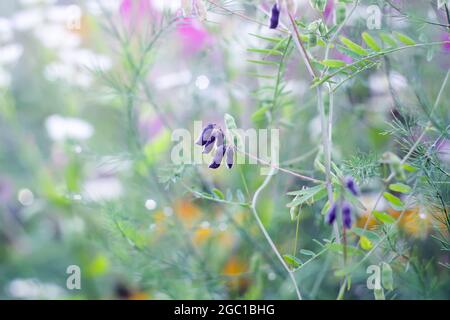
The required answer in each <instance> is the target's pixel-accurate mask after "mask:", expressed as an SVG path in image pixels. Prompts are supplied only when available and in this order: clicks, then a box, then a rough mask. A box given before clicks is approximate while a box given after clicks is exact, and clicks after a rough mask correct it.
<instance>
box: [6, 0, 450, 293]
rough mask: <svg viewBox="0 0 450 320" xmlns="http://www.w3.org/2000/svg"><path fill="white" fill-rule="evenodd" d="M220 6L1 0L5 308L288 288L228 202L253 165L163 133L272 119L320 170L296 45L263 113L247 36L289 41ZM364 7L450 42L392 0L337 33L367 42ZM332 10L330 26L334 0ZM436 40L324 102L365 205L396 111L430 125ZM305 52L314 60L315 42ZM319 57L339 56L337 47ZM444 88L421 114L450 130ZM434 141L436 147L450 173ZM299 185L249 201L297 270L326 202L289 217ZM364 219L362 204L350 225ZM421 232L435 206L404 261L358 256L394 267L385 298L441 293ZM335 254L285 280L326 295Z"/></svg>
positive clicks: (409, 222)
mask: <svg viewBox="0 0 450 320" xmlns="http://www.w3.org/2000/svg"><path fill="white" fill-rule="evenodd" d="M216 2H217V3H218V4H219V6H216V5H214V4H212V3H211V2H206V1H205V4H204V5H205V10H206V11H207V13H203V12H202V11H201V10H198V12H196V15H195V16H191V15H189V14H186V13H185V12H183V9H182V7H180V6H181V2H180V1H175V0H174V1H163V0H159V1H157V0H135V1H127V0H124V1H119V0H99V1H94V0H93V1H70V0H18V1H13V0H6V1H1V2H0V298H1V299H293V298H295V293H294V291H293V288H292V286H291V284H290V282H289V280H288V279H287V277H286V274H285V271H284V270H283V269H282V266H281V265H280V264H279V261H277V260H276V257H275V256H274V255H273V253H272V252H271V251H270V248H269V246H268V245H267V243H266V241H265V239H264V238H263V236H262V235H261V233H260V231H259V229H258V227H257V225H256V223H255V221H254V218H253V216H252V215H251V212H250V210H249V209H248V207H246V206H245V205H240V204H242V203H244V204H245V203H249V202H250V201H251V199H252V196H253V193H254V192H255V190H256V189H257V188H258V187H259V185H260V184H261V183H262V181H263V180H264V178H265V177H264V176H261V175H260V174H259V169H260V166H256V165H238V166H236V167H235V168H233V169H232V170H228V169H226V168H224V166H222V167H221V168H219V169H218V170H211V169H208V168H207V165H200V166H189V165H187V166H175V165H171V158H170V154H171V149H172V147H173V142H172V141H171V134H172V132H173V130H174V129H187V130H189V131H190V132H193V127H194V121H203V122H204V123H208V122H215V123H219V124H221V125H223V116H224V114H225V113H229V114H231V115H232V116H233V117H234V118H235V119H236V121H237V123H238V126H239V127H241V128H245V129H247V128H265V127H267V126H268V125H269V124H270V126H271V127H276V128H279V129H280V141H281V148H280V165H281V166H283V167H286V168H289V169H290V170H294V171H295V172H298V173H301V174H304V175H308V176H312V177H315V178H318V179H323V178H324V177H323V174H322V173H321V172H320V171H318V170H317V166H315V159H317V158H318V157H319V156H320V155H321V149H320V132H321V131H320V119H319V117H318V113H317V109H316V96H315V90H310V89H309V86H310V78H309V76H308V74H307V73H306V70H305V68H304V66H303V64H302V63H301V61H300V60H299V58H298V55H296V54H288V55H286V57H285V58H286V60H285V62H284V65H285V68H284V69H283V70H281V72H282V77H281V80H280V81H281V82H282V91H283V94H282V95H281V97H280V100H279V101H278V102H277V105H278V107H277V108H276V110H275V111H273V112H272V114H271V117H270V118H268V117H267V114H266V113H265V112H264V111H266V110H267V100H268V99H271V95H272V94H273V92H272V93H271V92H270V91H269V92H266V91H265V89H264V88H265V87H267V85H268V84H273V83H274V81H275V80H276V79H275V77H276V75H277V70H276V68H273V66H272V65H270V64H268V65H257V64H255V63H251V62H249V61H250V60H255V59H258V58H260V57H261V53H260V52H257V51H255V50H252V49H251V48H260V47H263V46H265V45H266V42H264V40H262V39H261V38H259V37H257V36H255V35H260V36H265V37H281V36H285V34H283V33H282V32H280V31H278V30H269V29H268V28H267V27H265V26H264V25H265V24H266V23H267V21H268V17H267V12H268V10H269V9H270V7H271V5H272V2H271V1H244V0H243V1H228V0H227V1H216ZM392 2H394V3H399V2H400V1H392ZM432 2H433V1H431V3H432ZM403 4H404V7H405V10H407V11H408V12H416V13H417V14H418V15H419V14H420V15H421V16H422V17H424V18H425V19H429V20H433V21H442V19H444V20H445V16H444V15H443V14H442V12H439V11H436V10H434V9H433V8H434V7H435V6H434V7H433V6H432V5H430V1H408V2H406V1H404V3H403ZM370 5H377V6H379V7H380V10H381V12H382V15H381V22H382V24H381V29H382V30H383V31H386V32H390V31H391V30H393V29H394V30H400V31H401V32H403V33H405V34H408V35H409V36H410V37H412V38H414V39H416V40H417V41H418V42H433V41H445V40H448V39H449V34H448V32H447V30H446V29H445V28H439V27H436V26H431V25H428V24H422V23H420V22H417V24H416V23H414V22H411V20H408V19H405V17H402V16H400V15H399V14H398V12H396V11H395V10H393V9H392V8H389V7H386V4H385V1H361V4H360V5H359V6H358V8H357V11H356V12H355V14H354V15H353V17H352V19H350V21H349V24H348V26H347V27H346V28H344V33H343V34H344V35H345V36H347V37H349V38H352V39H355V41H357V42H359V41H360V34H361V32H363V31H367V17H368V16H367V7H368V6H370ZM399 5H400V4H399ZM328 6H329V13H328V15H329V17H328V16H326V17H325V18H326V19H329V20H328V21H329V22H328V23H329V24H332V21H333V19H334V18H333V16H334V14H335V10H336V8H337V6H338V1H329V5H328ZM350 7H351V6H350V4H348V5H347V10H349V9H350ZM231 12H234V13H237V14H231ZM299 12H301V13H302V14H301V17H300V18H301V20H302V21H305V22H311V21H313V20H315V19H317V18H318V15H317V12H315V11H314V10H313V9H312V8H311V6H310V5H309V2H308V1H299ZM248 18H249V19H248ZM255 21H256V22H255ZM257 22H260V23H257ZM249 49H250V50H249ZM291 49H292V47H291ZM287 50H289V49H287ZM321 50H322V51H321ZM449 50H450V48H449V46H448V44H446V45H440V46H433V47H430V48H425V49H420V50H419V49H418V50H410V51H403V52H400V53H398V54H394V55H391V56H389V57H388V58H386V59H384V60H383V64H381V65H380V66H379V68H372V69H370V70H368V71H366V72H364V73H361V74H360V75H358V76H357V77H356V78H355V79H353V80H352V81H349V82H348V83H346V84H345V85H344V86H343V87H342V88H341V89H340V90H339V92H338V93H337V94H336V96H335V114H334V132H333V140H334V149H333V159H334V160H335V162H336V163H337V164H338V165H339V167H340V168H341V169H342V170H344V171H345V172H347V173H349V174H352V175H354V176H355V177H357V178H358V183H359V184H360V187H361V189H362V196H361V201H362V202H363V203H364V204H365V205H366V206H367V207H370V205H371V204H372V205H373V203H374V202H375V198H376V195H377V192H379V191H380V188H381V185H382V183H381V181H380V177H381V176H382V173H380V172H379V170H378V167H379V163H378V162H377V161H378V159H380V158H381V156H382V155H383V154H385V153H386V152H393V153H395V154H397V156H398V157H400V158H401V157H402V156H403V155H404V154H405V151H404V150H403V148H402V145H401V144H399V142H398V140H396V139H395V132H394V133H392V132H391V131H389V130H390V128H391V125H390V123H392V121H393V120H395V119H397V118H395V115H397V116H398V117H399V118H401V119H404V118H402V117H403V116H404V115H405V114H406V115H408V116H410V115H411V116H414V117H415V119H417V123H418V127H419V128H420V125H423V124H425V123H426V122H427V121H428V119H427V118H426V114H427V113H426V112H424V111H423V110H424V109H423V108H422V107H423V104H426V102H427V101H428V102H429V104H428V105H430V104H432V103H433V102H434V100H435V98H436V95H437V93H438V92H439V90H440V88H441V85H442V82H443V79H444V78H445V76H446V72H447V70H448V68H449V67H450V59H449ZM311 52H312V53H313V54H317V55H318V56H319V55H322V53H321V52H323V48H320V47H318V48H312V49H311ZM332 56H333V58H336V59H342V60H346V59H349V60H348V61H351V57H349V56H345V55H344V54H343V53H341V52H339V51H337V50H332ZM264 75H270V76H271V77H269V76H264ZM447 88H448V87H447ZM449 98H450V97H449V90H448V89H446V90H445V91H444V92H443V96H442V99H441V103H440V104H439V105H438V107H437V108H436V109H435V111H434V116H435V118H436V119H439V121H440V123H441V124H442V125H443V126H444V127H445V126H448V119H449V110H450V109H449V108H448V101H450V100H449ZM399 105H402V106H403V107H404V109H402V110H400V109H399ZM261 110H264V111H263V112H261ZM258 111H259V112H258ZM386 132H388V134H385V133H386ZM425 140H426V141H431V140H432V136H430V137H429V138H428V137H427V138H426V139H425ZM433 141H434V140H433ZM444 142H445V143H442V144H441V145H440V146H439V150H438V151H439V152H438V156H439V159H440V161H441V162H442V163H443V166H444V168H445V167H446V168H447V170H448V165H449V153H448V152H449V149H450V144H449V143H448V140H445V141H444ZM193 152H201V151H199V149H193ZM444 178H446V179H447V180H444V181H443V188H446V190H447V191H448V175H447V176H445V177H444ZM303 186H310V184H309V183H307V182H305V181H302V180H300V179H297V178H296V177H294V176H291V175H286V174H284V173H282V172H279V173H277V174H276V175H275V176H274V178H273V179H272V182H271V183H270V185H269V186H268V188H267V189H266V190H265V191H264V192H263V195H262V197H261V199H260V201H259V205H258V209H259V214H260V216H261V219H262V221H263V223H264V225H265V226H266V228H267V229H268V231H269V233H270V235H271V236H272V238H273V241H274V242H275V243H276V245H277V247H278V249H279V250H280V252H281V253H283V254H285V253H286V254H287V253H289V254H290V253H293V255H294V256H298V259H299V261H306V260H308V259H309V257H310V256H311V252H313V253H312V254H313V255H314V254H315V253H318V252H321V248H322V247H321V245H320V243H321V244H323V243H324V241H323V239H326V238H328V237H329V235H330V233H331V228H330V227H329V226H328V225H326V224H325V223H324V216H323V212H322V208H323V205H324V201H318V202H316V203H315V204H314V205H311V206H305V207H303V208H302V209H301V214H300V218H299V219H298V222H297V220H294V221H292V220H291V216H290V214H289V208H287V207H286V204H287V203H288V202H290V201H291V200H292V197H290V196H288V195H286V193H287V192H289V191H293V190H299V189H301V188H302V187H303ZM197 192H199V193H201V194H200V195H199V193H197ZM205 193H206V194H209V195H206V196H205V195H204V194H205ZM202 195H203V196H202ZM447 195H448V193H447ZM208 197H211V198H213V201H210V200H208V199H207V198H208ZM205 198H206V199H205ZM218 199H219V200H220V199H225V202H227V203H221V202H220V201H214V200H218ZM444 200H445V201H446V205H448V201H449V198H448V197H446V198H445V199H444ZM381 206H382V207H383V206H384V207H383V208H382V209H384V208H386V207H387V206H386V204H381ZM444 207H445V206H444ZM390 213H391V214H392V215H397V216H398V214H399V213H398V212H394V210H391V212H390ZM367 214H368V212H365V211H364V210H362V211H361V210H360V211H359V212H358V216H357V221H356V225H358V226H359V227H362V226H363V225H364V223H365V221H366V220H365V217H367ZM297 225H298V228H297ZM434 225H435V220H434V218H433V211H432V210H431V209H430V210H429V209H428V208H427V206H426V201H425V200H423V201H422V202H420V201H419V202H418V204H417V205H416V206H415V207H413V208H411V210H409V211H408V212H407V214H406V215H405V217H404V219H403V220H402V221H401V222H400V224H399V233H398V235H397V238H396V241H397V243H399V246H400V247H401V248H402V250H407V251H408V253H409V254H410V255H411V257H410V258H408V259H411V260H412V261H413V262H412V263H411V265H412V266H410V264H409V263H407V261H406V260H405V259H406V258H404V257H403V258H402V257H400V258H398V260H399V261H398V260H397V256H396V253H395V252H394V250H391V249H389V248H384V247H382V248H380V251H379V252H377V254H375V255H373V256H372V257H371V259H369V260H370V261H367V264H370V263H375V264H377V263H379V262H380V261H384V260H389V261H391V262H392V263H391V265H392V268H393V270H394V283H395V290H394V291H393V292H391V293H389V294H387V298H402V299H429V298H438V299H448V298H449V297H450V291H449V290H450V289H449V288H450V287H449V272H448V267H445V266H444V265H445V264H447V266H448V262H449V256H448V251H445V250H442V247H441V244H440V243H439V241H436V240H435V239H433V235H434ZM370 226H371V227H373V228H376V227H377V223H376V222H375V221H372V222H371V224H370ZM317 242H319V244H318V243H317ZM300 249H303V251H302V253H298V250H300ZM314 252H315V253H314ZM394 257H395V259H394ZM402 259H403V260H402ZM372 260H373V261H372ZM300 263H301V262H300ZM339 264H340V260H339V255H338V254H337V253H328V252H325V253H323V254H320V256H317V258H316V259H314V260H313V261H311V263H308V265H307V266H305V267H304V268H302V269H301V271H299V272H298V273H296V278H297V282H298V284H299V287H300V289H301V290H302V291H303V293H304V297H305V298H307V299H334V298H336V296H337V293H338V291H339V285H340V280H339V278H338V277H336V276H335V275H334V270H335V269H336V268H338V267H339ZM72 265H75V266H78V267H79V268H80V270H81V289H70V288H69V287H67V279H68V277H69V276H70V273H69V274H68V273H67V268H68V267H69V266H72ZM406 265H408V267H405V266H406ZM366 278H367V274H366V270H365V265H364V266H363V267H361V268H360V270H359V269H358V271H357V272H355V274H354V276H353V278H352V287H351V290H350V291H349V292H347V293H346V297H347V298H349V299H372V298H373V293H372V292H371V291H370V290H368V289H367V287H366Z"/></svg>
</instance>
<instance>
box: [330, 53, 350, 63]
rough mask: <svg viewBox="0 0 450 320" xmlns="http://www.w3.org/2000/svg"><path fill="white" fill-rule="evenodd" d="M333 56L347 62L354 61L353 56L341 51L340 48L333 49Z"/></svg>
mask: <svg viewBox="0 0 450 320" xmlns="http://www.w3.org/2000/svg"><path fill="white" fill-rule="evenodd" d="M332 56H333V59H338V60H342V61H344V62H345V63H352V62H353V59H352V57H350V56H347V55H346V54H343V53H342V52H340V51H338V50H333V53H332Z"/></svg>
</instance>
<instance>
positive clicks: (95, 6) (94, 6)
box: [86, 0, 122, 16]
mask: <svg viewBox="0 0 450 320" xmlns="http://www.w3.org/2000/svg"><path fill="white" fill-rule="evenodd" d="M121 1H122V0H99V1H86V2H87V3H86V8H87V11H88V12H89V13H90V14H92V15H94V16H99V15H102V8H103V9H105V10H106V11H108V12H118V11H119V7H120V3H121Z"/></svg>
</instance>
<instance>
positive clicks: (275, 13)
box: [270, 3, 280, 29]
mask: <svg viewBox="0 0 450 320" xmlns="http://www.w3.org/2000/svg"><path fill="white" fill-rule="evenodd" d="M279 21H280V10H279V9H278V5H277V4H276V3H275V4H274V5H273V7H272V14H271V16H270V29H276V28H277V27H278V22H279Z"/></svg>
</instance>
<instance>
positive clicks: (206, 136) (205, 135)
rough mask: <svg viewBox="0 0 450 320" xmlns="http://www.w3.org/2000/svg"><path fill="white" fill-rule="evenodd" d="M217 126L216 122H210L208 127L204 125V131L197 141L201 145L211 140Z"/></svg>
mask: <svg viewBox="0 0 450 320" xmlns="http://www.w3.org/2000/svg"><path fill="white" fill-rule="evenodd" d="M215 126H216V125H215V124H214V123H210V124H208V125H207V126H206V127H204V128H203V131H202V133H201V134H200V137H198V139H197V141H196V142H195V143H196V144H198V145H199V146H204V145H205V144H206V143H207V142H208V141H209V140H210V138H211V135H212V134H213V131H214V128H215Z"/></svg>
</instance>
